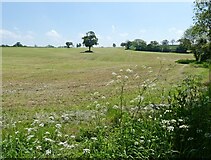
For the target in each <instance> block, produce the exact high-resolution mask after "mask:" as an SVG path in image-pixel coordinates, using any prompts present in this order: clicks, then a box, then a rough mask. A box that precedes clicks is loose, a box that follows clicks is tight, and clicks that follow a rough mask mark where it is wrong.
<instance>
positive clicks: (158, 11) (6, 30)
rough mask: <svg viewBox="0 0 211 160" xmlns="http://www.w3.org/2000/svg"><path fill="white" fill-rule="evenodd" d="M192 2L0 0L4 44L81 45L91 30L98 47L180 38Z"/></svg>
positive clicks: (189, 17) (188, 20) (0, 31)
mask: <svg viewBox="0 0 211 160" xmlns="http://www.w3.org/2000/svg"><path fill="white" fill-rule="evenodd" d="M193 15H194V14H193V3H192V2H157V3H156V2H136V3H130V2H124V3H123V2H118V3H112V2H106V3H102V2H101V3H96V2H95V3H94V2H92V3H91V2H87V3H84V2H79V3H76V2H66V3H65V2H51V3H50V2H36V3H33V2H30V3H26V2H19V3H14V2H10V3H6V2H4V3H2V27H1V28H0V37H1V39H2V43H3V44H9V45H13V44H14V43H15V42H17V41H20V42H21V43H22V44H24V45H31V46H34V45H35V44H36V45H39V46H46V45H48V44H51V45H55V46H61V45H65V42H66V41H72V42H73V43H74V44H76V43H81V42H82V39H81V37H82V36H83V35H85V34H86V32H88V31H90V30H92V31H94V32H95V33H96V35H97V37H98V38H99V46H112V44H113V43H116V44H117V45H118V46H119V44H120V43H121V42H124V41H126V40H134V39H143V40H145V41H147V42H150V41H151V40H157V41H158V42H161V41H162V40H164V39H168V40H171V39H175V40H177V39H179V38H180V37H181V36H182V34H183V32H184V31H185V30H186V29H187V28H188V27H190V26H191V25H192V23H193V20H192V17H193Z"/></svg>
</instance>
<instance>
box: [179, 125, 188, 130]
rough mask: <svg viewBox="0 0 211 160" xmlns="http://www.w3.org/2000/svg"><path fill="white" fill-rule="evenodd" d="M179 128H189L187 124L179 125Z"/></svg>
mask: <svg viewBox="0 0 211 160" xmlns="http://www.w3.org/2000/svg"><path fill="white" fill-rule="evenodd" d="M179 128H185V129H187V128H189V126H188V125H181V126H179Z"/></svg>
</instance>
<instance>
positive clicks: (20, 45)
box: [13, 42, 23, 47]
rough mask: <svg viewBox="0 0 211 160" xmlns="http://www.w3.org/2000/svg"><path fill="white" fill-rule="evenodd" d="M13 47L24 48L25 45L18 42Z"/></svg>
mask: <svg viewBox="0 0 211 160" xmlns="http://www.w3.org/2000/svg"><path fill="white" fill-rule="evenodd" d="M13 47H23V45H22V44H21V43H20V42H17V43H15V44H14V45H13Z"/></svg>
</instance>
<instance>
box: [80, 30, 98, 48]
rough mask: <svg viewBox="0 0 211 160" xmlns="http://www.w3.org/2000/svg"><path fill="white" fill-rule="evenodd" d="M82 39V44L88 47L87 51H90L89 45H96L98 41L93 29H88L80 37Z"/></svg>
mask: <svg viewBox="0 0 211 160" xmlns="http://www.w3.org/2000/svg"><path fill="white" fill-rule="evenodd" d="M82 39H83V44H84V45H85V46H86V47H89V52H90V51H91V47H92V46H93V45H97V44H98V43H97V42H98V38H97V37H96V35H95V33H94V32H93V31H89V32H87V33H86V36H84V37H82Z"/></svg>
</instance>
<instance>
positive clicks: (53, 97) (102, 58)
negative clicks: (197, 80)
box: [2, 48, 208, 157]
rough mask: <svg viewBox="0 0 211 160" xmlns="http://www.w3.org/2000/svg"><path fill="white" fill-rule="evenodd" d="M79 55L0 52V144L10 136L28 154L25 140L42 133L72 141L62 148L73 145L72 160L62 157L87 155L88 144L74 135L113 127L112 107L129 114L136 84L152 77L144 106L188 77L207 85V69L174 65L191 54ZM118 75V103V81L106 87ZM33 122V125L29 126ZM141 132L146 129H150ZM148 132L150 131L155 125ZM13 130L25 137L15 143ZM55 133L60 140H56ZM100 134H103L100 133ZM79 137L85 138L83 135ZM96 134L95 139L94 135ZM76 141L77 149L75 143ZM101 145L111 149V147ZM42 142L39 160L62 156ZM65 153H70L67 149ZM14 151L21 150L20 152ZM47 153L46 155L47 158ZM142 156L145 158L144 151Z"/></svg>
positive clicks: (107, 51) (110, 51) (113, 51)
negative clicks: (0, 93)
mask: <svg viewBox="0 0 211 160" xmlns="http://www.w3.org/2000/svg"><path fill="white" fill-rule="evenodd" d="M84 50H85V49H84V48H77V49H76V48H71V49H67V48H60V49H57V48H54V49H52V48H49V49H47V48H2V52H3V57H2V59H3V97H2V104H3V108H2V109H3V116H2V123H3V140H4V139H7V138H6V137H7V136H8V135H13V136H14V137H16V138H18V139H22V140H23V143H21V144H22V145H23V148H24V144H25V145H26V144H29V146H28V149H30V148H32V149H33V147H36V146H35V145H34V146H33V144H32V142H33V141H32V142H31V139H33V137H32V138H30V135H35V134H36V132H37V130H38V129H39V132H37V134H36V138H38V139H39V141H42V139H43V138H44V133H46V132H50V133H51V136H50V138H51V139H54V140H55V141H58V143H59V142H64V141H65V140H66V139H67V138H65V135H67V137H71V135H78V137H76V140H71V139H69V138H68V144H71V143H74V146H77V145H79V146H78V147H76V148H77V149H76V150H80V152H77V153H78V155H77V154H76V155H74V152H73V153H72V152H71V153H70V152H69V151H68V154H72V156H73V157H80V156H81V155H83V152H89V150H85V151H84V150H83V149H84V147H87V145H88V146H89V145H91V144H92V143H88V144H86V143H85V142H84V139H83V138H82V139H81V138H80V136H79V135H80V134H81V131H80V129H83V130H86V129H88V130H90V129H95V127H96V126H99V125H100V124H104V125H105V124H107V125H108V126H109V125H110V124H113V123H115V122H117V121H118V116H117V115H119V114H120V113H119V112H116V110H115V109H112V107H113V106H115V105H116V106H117V107H119V106H122V107H123V108H125V107H126V106H127V107H126V108H128V107H129V108H133V107H134V104H133V103H134V102H132V101H131V100H133V99H135V98H136V97H137V94H138V95H139V94H140V93H139V91H140V90H138V86H139V84H144V83H145V84H147V83H150V81H152V80H153V79H155V77H158V80H156V87H155V88H157V89H154V90H149V91H148V90H147V92H146V93H145V95H144V100H145V102H146V103H151V102H155V103H156V102H160V98H159V97H161V93H163V96H167V95H166V94H167V93H168V91H169V90H170V89H171V88H172V86H173V85H175V84H176V83H178V81H179V80H182V79H184V77H185V76H186V75H188V74H192V75H201V76H202V79H203V82H206V81H207V79H208V78H207V77H208V69H206V68H195V67H194V66H191V65H187V64H177V63H175V61H177V60H179V59H190V60H192V59H193V55H191V54H185V55H183V54H175V53H153V52H137V51H136V52H135V51H125V50H124V49H122V48H94V49H93V50H94V53H92V54H87V53H82V52H83V51H84ZM128 69H129V70H128ZM130 70H131V71H130ZM112 73H113V74H112ZM115 74H117V76H116V75H115ZM157 74H159V76H158V75H157ZM118 75H119V76H120V75H121V78H120V79H121V80H124V81H125V83H127V85H125V86H124V89H123V91H124V97H121V95H122V93H121V83H122V81H120V82H119V84H111V85H108V83H109V82H111V80H112V79H114V80H115V81H119V78H118ZM137 77H138V78H137ZM149 85H152V84H149ZM139 87H140V86H139ZM147 87H148V86H147ZM151 88H153V85H152V87H151ZM157 96H158V97H157ZM164 101H166V100H164ZM145 105H147V104H145ZM114 108H115V107H114ZM129 108H128V109H129ZM121 110H122V109H121ZM120 115H121V114H120ZM50 117H53V118H50ZM35 120H37V121H38V122H37V121H36V123H35ZM51 121H52V123H51ZM149 123H151V122H149ZM56 124H61V125H62V127H61V128H57V127H56ZM43 125H44V126H43ZM42 126H43V127H42ZM147 126H148V127H149V128H150V126H151V125H147ZM151 127H153V126H151ZM154 127H155V128H156V125H155V126H154ZM26 128H34V130H36V131H35V132H33V134H31V132H28V133H27V131H26V130H27V129H26ZM117 129H119V128H117ZM142 129H143V128H142ZM145 129H146V128H145ZM17 130H19V131H20V132H22V133H24V134H26V137H25V138H24V137H19V136H18V137H17V136H16V134H15V132H17ZM60 132H61V133H62V136H59V133H60ZM102 132H104V131H103V130H102ZM82 133H87V131H84V132H82ZM96 133H98V132H94V133H93V134H94V135H92V134H91V135H90V134H88V135H90V136H91V137H92V136H93V137H94V136H96V135H95V134H96ZM114 133H116V134H114V135H113V136H114V137H113V138H112V140H115V136H116V135H117V134H119V131H117V132H115V131H114ZM101 134H102V133H99V135H101ZM146 134H147V133H146ZM28 136H29V137H28ZM86 136H87V135H83V136H82V137H86ZM152 136H154V135H152ZM91 137H89V138H91ZM98 138H99V137H98ZM8 139H10V138H8ZM10 140H11V139H10ZM160 140H162V139H160ZM81 141H82V142H83V143H80V142H81ZM103 141H104V142H105V143H107V144H113V142H112V143H110V142H107V141H105V140H102V142H103ZM44 142H45V141H43V143H42V146H41V147H42V148H43V147H44V148H45V149H44V148H43V150H42V156H41V157H44V156H46V155H47V154H46V153H45V151H46V152H47V151H49V152H50V150H51V151H52V150H54V151H55V153H52V154H54V155H55V156H52V157H56V155H58V154H61V153H63V152H61V151H59V150H58V148H59V146H57V145H55V146H54V145H50V144H48V143H51V142H49V141H48V140H47V142H46V144H45V143H44ZM36 143H37V142H36ZM116 143H117V142H115V144H116ZM38 144H39V143H38ZM38 144H37V145H38ZM118 144H119V142H118ZM11 145H13V146H10V143H8V147H11V148H13V147H14V145H15V144H13V143H12V142H11ZM16 145H19V144H16ZM62 145H64V144H62ZM38 146H39V145H38ZM66 146H68V145H66ZM49 147H56V148H49ZM68 147H69V149H70V148H71V146H68ZM68 147H67V148H68ZM116 147H118V146H116ZM38 148H39V147H38ZM28 149H27V150H28ZM49 149H50V150H49ZM60 149H61V148H60ZM85 149H86V148H85ZM89 149H90V148H89ZM20 150H22V149H21V148H20ZM35 150H37V149H35ZM28 151H29V154H28V155H27V154H26V153H25V154H23V155H22V157H30V150H28ZM49 152H48V154H49V155H51V153H49ZM146 152H147V153H148V152H150V150H149V151H148V150H147V151H146ZM17 153H19V152H15V151H12V150H11V153H8V152H7V156H8V157H18V156H19V157H21V156H20V155H17ZM64 153H65V150H64ZM75 153H76V152H75ZM147 153H146V155H147ZM33 155H37V153H33ZM39 155H40V153H39ZM101 155H102V154H101ZM69 156H70V155H69Z"/></svg>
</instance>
